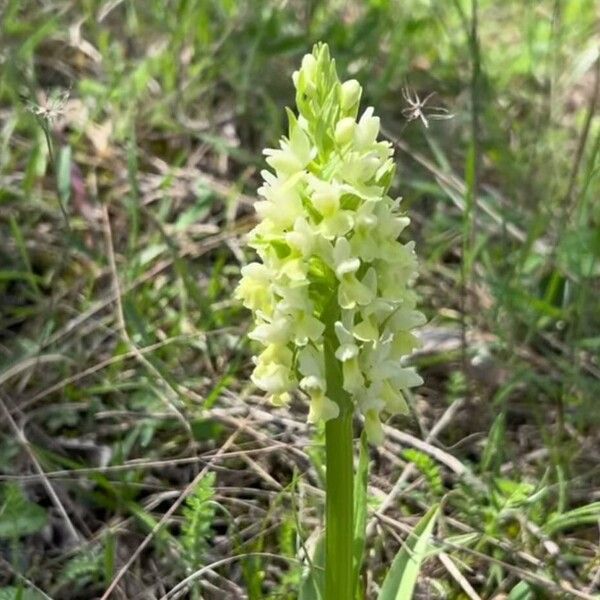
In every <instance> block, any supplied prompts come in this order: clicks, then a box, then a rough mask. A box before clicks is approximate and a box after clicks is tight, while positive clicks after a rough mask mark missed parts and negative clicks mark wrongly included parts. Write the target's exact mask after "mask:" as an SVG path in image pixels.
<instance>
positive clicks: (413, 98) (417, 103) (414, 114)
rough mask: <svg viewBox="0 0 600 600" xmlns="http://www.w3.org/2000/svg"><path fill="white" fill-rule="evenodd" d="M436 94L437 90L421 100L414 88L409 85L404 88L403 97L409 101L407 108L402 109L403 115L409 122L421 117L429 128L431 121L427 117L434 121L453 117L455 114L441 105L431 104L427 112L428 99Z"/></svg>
mask: <svg viewBox="0 0 600 600" xmlns="http://www.w3.org/2000/svg"><path fill="white" fill-rule="evenodd" d="M432 96H435V92H431V93H430V94H428V95H427V96H425V98H423V100H421V99H420V98H419V96H418V94H417V92H415V91H414V90H411V89H410V88H409V87H403V88H402V97H403V98H404V100H406V102H407V103H408V106H407V107H406V108H403V109H402V115H403V116H404V118H405V119H406V121H407V123H410V122H411V121H415V120H417V119H421V122H422V123H423V125H425V128H426V129H428V128H429V122H428V120H427V119H431V120H433V121H442V120H444V119H451V118H452V117H453V116H454V115H453V114H451V113H450V112H448V110H447V109H445V108H443V107H441V106H431V107H428V112H427V114H426V113H425V105H426V104H427V101H428V100H429V99H430V98H431V97H432Z"/></svg>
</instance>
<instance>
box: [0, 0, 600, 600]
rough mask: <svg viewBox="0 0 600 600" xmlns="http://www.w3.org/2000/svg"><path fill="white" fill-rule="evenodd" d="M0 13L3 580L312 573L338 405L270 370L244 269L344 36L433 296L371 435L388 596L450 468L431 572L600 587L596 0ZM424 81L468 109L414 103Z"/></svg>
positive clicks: (197, 585)
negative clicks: (418, 377)
mask: <svg viewBox="0 0 600 600" xmlns="http://www.w3.org/2000/svg"><path fill="white" fill-rule="evenodd" d="M0 14H1V16H0V19H1V39H0V65H1V72H0V114H1V117H0V390H1V395H0V436H1V437H0V598H2V599H4V598H11V599H12V598H26V599H29V598H36V599H37V598H44V597H51V598H56V599H59V598H66V599H78V598H82V599H89V598H100V597H102V596H103V594H105V592H107V591H110V594H111V596H110V597H114V598H126V599H133V598H161V597H165V598H167V597H168V598H172V597H190V598H230V597H239V598H242V597H248V598H250V599H251V600H255V599H261V598H296V597H297V594H298V591H297V590H298V589H299V587H300V586H301V585H302V573H303V570H302V566H301V562H302V561H303V560H304V559H303V556H304V555H305V551H308V552H310V548H312V547H313V546H314V542H315V537H314V536H315V532H317V531H318V528H319V523H320V519H321V514H320V506H321V496H320V492H319V488H321V489H322V469H323V464H322V459H323V457H322V444H321V443H320V442H322V438H321V435H322V432H318V431H317V432H312V431H311V430H309V428H308V427H307V426H306V425H305V417H306V406H305V404H304V403H303V402H302V401H301V400H298V401H297V402H296V403H294V405H293V410H292V411H291V412H290V411H282V410H280V409H274V408H272V407H270V406H268V405H267V404H265V402H264V400H263V398H262V397H261V396H260V395H259V394H257V393H256V390H255V389H254V388H253V387H252V386H251V385H250V383H249V380H248V375H249V372H250V369H251V362H250V356H251V349H250V348H249V347H248V344H247V342H246V341H245V332H246V330H247V327H248V318H249V315H248V314H246V312H245V311H244V310H242V309H241V308H240V306H239V305H238V303H237V302H235V301H234V300H233V299H232V291H233V288H234V287H235V285H236V282H237V279H238V277H239V269H240V266H241V265H243V264H244V263H245V262H246V261H248V260H250V258H251V257H250V255H249V253H248V252H247V251H246V250H245V248H244V235H245V233H246V232H247V231H248V230H249V228H250V227H251V226H252V223H253V219H254V214H253V210H252V204H253V202H254V199H255V197H256V189H257V187H258V185H259V178H260V175H259V174H260V170H261V169H262V168H264V166H265V165H264V161H263V157H262V153H261V151H262V149H263V148H264V147H268V146H273V145H275V144H276V143H277V139H278V137H279V136H280V135H281V134H282V133H283V132H284V127H285V122H284V117H285V112H284V107H285V106H292V105H293V86H292V82H291V73H292V71H293V70H294V69H295V68H297V66H298V65H299V62H300V60H301V57H302V56H303V54H305V53H306V52H309V51H310V49H311V47H312V44H313V43H315V42H316V41H319V40H322V41H326V42H327V43H328V44H329V46H330V48H331V51H332V54H333V56H335V58H336V61H337V65H338V71H339V74H340V76H341V77H342V78H349V77H352V78H356V79H358V80H359V81H360V82H361V84H362V85H363V86H364V89H365V91H364V96H363V104H364V106H365V107H366V106H369V105H372V106H374V107H375V110H376V112H377V113H378V114H379V115H380V116H381V121H382V126H383V131H384V134H385V135H386V136H388V137H389V138H390V139H392V140H393V141H395V142H396V143H397V162H398V175H397V180H396V182H395V184H394V187H393V192H394V193H395V194H397V195H401V196H402V197H403V198H404V200H403V204H404V207H405V209H406V210H407V211H408V213H409V215H410V216H411V219H412V225H411V227H410V233H409V235H410V236H412V237H414V238H415V239H416V240H417V252H418V255H419V257H420V261H421V277H420V280H419V283H418V290H419V293H420V295H421V298H422V300H421V303H422V307H423V310H424V312H425V313H426V314H427V316H428V318H429V320H430V321H429V323H428V325H427V326H426V327H425V328H424V330H423V332H422V337H423V342H424V346H423V348H422V350H421V351H419V352H418V353H417V354H416V355H415V357H414V361H413V362H414V363H415V364H416V365H417V366H418V367H419V370H420V372H421V374H422V375H423V377H424V379H425V381H426V383H425V385H424V386H423V387H422V388H420V389H419V390H417V391H416V394H415V397H414V398H413V399H412V400H413V402H412V406H413V409H414V414H413V415H412V417H411V418H395V419H393V420H391V421H390V422H389V423H388V425H389V426H390V431H396V432H399V433H398V435H396V436H394V435H391V434H390V436H389V440H388V443H387V444H386V446H385V447H384V448H381V449H372V450H371V460H372V473H373V475H372V477H371V481H370V488H369V494H370V497H369V506H370V507H371V509H372V516H373V519H374V520H373V522H372V523H371V529H370V532H371V534H372V537H371V538H370V539H369V546H368V547H369V553H368V563H369V566H368V570H367V576H366V577H365V581H364V582H363V588H364V590H365V592H364V593H365V595H364V597H365V598H371V597H373V596H374V594H375V591H376V589H377V585H378V584H380V583H381V578H382V577H381V576H382V573H383V572H384V571H385V568H386V565H387V564H389V561H390V560H391V557H392V556H393V555H394V553H395V550H396V549H397V547H398V546H399V543H400V539H401V538H402V537H403V536H404V535H405V531H406V530H405V526H406V525H412V524H414V522H415V519H416V518H417V517H418V515H419V514H422V513H423V512H424V510H425V509H426V507H427V506H428V505H430V504H431V503H432V502H434V501H436V500H438V499H440V498H444V499H445V500H444V512H445V515H446V517H445V519H444V520H443V522H442V525H441V526H440V527H439V528H438V541H439V543H440V545H441V546H440V548H441V549H443V550H444V553H442V555H439V554H438V555H436V557H434V558H431V559H430V560H429V561H427V563H426V565H425V568H424V571H423V573H422V577H421V579H420V583H419V591H418V594H419V597H420V598H449V599H455V598H456V599H458V598H496V599H497V600H500V598H509V599H510V600H515V599H517V598H518V599H525V598H531V599H532V598H562V597H564V598H571V597H581V598H591V597H594V594H598V593H599V587H598V586H599V581H600V549H599V545H598V522H599V520H600V472H599V469H598V464H599V460H600V438H599V436H598V425H599V423H600V404H599V402H598V398H599V395H600V361H599V359H598V357H599V355H600V301H599V299H598V298H599V294H600V170H599V167H600V158H599V153H600V118H599V116H598V112H599V111H598V106H599V104H600V101H599V94H600V92H599V90H600V59H599V48H600V26H599V25H600V9H599V6H598V4H597V2H594V1H593V0H563V1H560V0H556V1H550V0H539V1H533V0H525V1H516V0H510V1H498V0H496V1H492V0H479V1H477V0H472V1H471V0H469V1H466V0H453V1H450V0H446V1H443V0H414V1H412V2H401V1H400V0H395V1H394V0H389V1H385V0H371V1H365V2H353V1H349V2H342V1H334V0H329V1H312V2H311V1H307V2H303V1H293V0H289V1H280V2H276V1H274V0H269V1H267V0H255V1H252V2H250V1H248V2H242V1H239V0H222V1H218V0H178V1H176V0H173V1H168V0H165V1H158V0H148V1H144V2H142V1H138V2H136V1H133V0H121V1H119V0H111V1H100V0H72V1H60V0H46V1H43V2H42V1H39V2H34V1H32V0H23V1H19V0H12V1H11V0H4V1H3V2H1V3H0ZM406 90H410V93H411V94H413V97H414V95H415V94H416V95H417V96H418V97H419V98H420V99H421V100H423V99H424V98H426V97H427V96H428V95H429V94H431V93H432V92H435V95H434V96H432V97H431V98H430V99H429V100H428V101H427V103H426V105H425V107H424V108H423V111H424V113H425V116H426V117H427V115H432V114H433V113H435V112H436V111H435V109H436V108H440V107H441V108H444V109H446V110H447V111H449V113H451V114H452V115H453V116H452V118H450V119H446V120H434V119H433V118H429V119H428V127H425V124H424V123H423V122H422V121H420V120H412V121H411V120H408V119H407V118H406V116H407V108H409V107H408V104H407V101H406V98H405V95H406ZM403 433H404V434H405V435H404V436H403ZM419 439H425V440H426V441H427V444H428V445H427V446H426V447H425V448H423V447H419V446H418V444H415V443H414V442H415V440H417V441H418V440H419ZM411 440H412V441H411ZM453 461H456V462H453ZM457 465H460V467H459V466H457ZM190 483H191V484H192V485H191V487H188V486H190ZM184 491H185V493H183V494H182V492H184ZM190 491H191V494H189V495H187V493H188V492H190ZM186 495H187V497H186ZM375 515H379V517H378V518H375ZM403 527H404V529H403ZM146 536H149V538H148V539H147V540H146V541H145V542H144V539H145V537H146ZM123 567H125V568H124V569H123V572H122V573H120V570H121V569H122V568H123ZM199 569H200V570H201V571H200V575H198V576H197V578H196V579H194V580H193V581H192V582H190V584H189V585H188V586H185V587H184V588H183V591H182V595H181V596H177V593H178V592H177V593H171V594H169V590H173V588H174V587H175V585H176V584H177V583H178V582H180V581H181V580H183V579H184V578H185V577H187V576H189V575H191V574H193V573H194V572H196V573H198V572H199V571H198V570H199ZM44 594H45V595H44ZM596 597H597V596H596Z"/></svg>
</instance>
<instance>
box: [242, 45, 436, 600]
mask: <svg viewBox="0 0 600 600" xmlns="http://www.w3.org/2000/svg"><path fill="white" fill-rule="evenodd" d="M293 82H294V86H295V89H296V105H297V109H298V114H295V113H293V112H292V111H291V110H289V109H288V110H287V116H288V121H289V131H288V135H287V137H284V138H283V139H282V140H281V142H280V147H279V148H277V149H267V150H265V151H264V154H265V155H266V162H267V164H268V165H269V167H270V168H271V169H272V170H265V171H263V172H262V177H263V180H264V183H263V185H262V187H261V188H260V189H259V190H258V192H259V195H260V196H261V198H262V199H261V200H260V201H258V202H257V203H256V204H255V208H256V212H257V214H258V218H259V222H258V224H257V225H256V227H255V228H254V229H253V230H252V232H251V233H250V236H249V245H250V246H251V247H252V248H253V249H254V250H255V251H256V253H257V254H258V257H259V259H260V261H259V262H253V263H250V264H248V265H246V266H244V267H243V268H242V278H241V281H240V283H239V286H238V288H237V292H236V294H237V297H238V298H239V299H241V300H242V302H243V304H244V306H246V307H247V308H248V309H250V310H251V311H252V312H253V315H254V320H255V327H254V328H253V329H252V331H251V332H250V334H249V337H250V338H251V339H252V340H255V341H256V342H258V343H259V344H260V345H261V346H262V351H261V352H260V354H259V355H258V356H257V357H256V358H255V359H254V360H255V367H254V372H253V374H252V381H253V382H254V383H255V384H256V386H257V387H259V388H260V389H262V390H264V391H265V392H266V393H267V394H268V396H269V397H270V399H271V401H272V402H273V404H275V405H277V406H285V405H287V404H288V403H289V401H290V394H291V393H294V392H295V391H297V390H299V391H300V392H301V393H303V394H305V396H306V397H307V398H308V401H309V409H308V421H309V422H310V423H318V422H325V440H326V476H327V485H326V487H327V490H326V492H327V495H326V498H327V500H326V542H325V548H326V566H325V573H326V576H325V580H326V593H325V597H326V598H327V599H328V600H329V599H330V598H331V599H339V600H346V599H347V600H350V599H352V598H354V589H353V587H354V585H355V580H354V578H353V566H352V545H353V544H352V542H353V419H354V416H355V415H357V414H358V415H360V416H361V417H362V422H363V423H364V429H365V431H366V435H367V438H368V440H369V441H370V442H371V443H373V444H381V443H382V442H383V437H384V433H383V428H382V425H381V420H382V417H383V416H385V415H393V414H397V413H405V412H407V410H408V408H407V403H406V390H408V389H409V388H412V387H414V386H418V385H420V384H421V383H422V379H421V377H419V375H418V374H417V373H416V372H415V370H414V369H413V368H410V367H408V366H406V365H405V364H404V359H405V357H406V356H407V355H409V354H410V353H411V352H412V350H413V349H414V348H415V347H416V346H417V345H418V341H417V338H416V337H415V335H414V333H413V329H414V328H415V327H418V326H419V325H422V324H423V323H424V321H425V318H424V316H423V315H422V314H421V313H420V312H419V311H418V310H416V308H415V307H416V301H417V297H416V294H415V292H414V291H413V289H412V285H413V282H414V280H415V277H416V274H417V260H416V256H415V250H414V243H413V242H408V243H402V242H400V241H399V240H398V237H399V235H400V233H401V232H402V231H403V230H404V229H405V228H406V226H407V225H408V224H409V222H410V221H409V219H408V217H407V216H406V215H404V214H403V213H402V211H401V208H400V199H394V198H392V197H391V196H389V195H388V192H389V189H390V185H391V183H392V180H393V178H394V172H395V165H394V161H393V154H394V150H393V147H392V145H391V144H390V143H389V142H387V141H382V140H379V139H378V136H379V118H378V117H377V116H375V114H374V111H373V108H371V107H369V108H366V110H364V112H362V114H361V115H360V117H358V114H359V104H360V99H361V93H362V88H361V86H360V84H359V83H358V81H356V80H355V79H350V80H347V81H344V82H341V81H340V80H339V78H338V75H337V72H336V68H335V61H334V60H332V59H331V57H330V54H329V49H328V47H327V45H326V44H317V45H316V46H315V47H314V49H313V52H312V53H311V54H307V55H306V56H305V57H304V58H303V60H302V65H301V68H300V69H299V70H298V71H296V72H295V73H294V74H293Z"/></svg>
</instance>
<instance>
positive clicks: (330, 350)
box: [325, 332, 354, 600]
mask: <svg viewBox="0 0 600 600" xmlns="http://www.w3.org/2000/svg"><path fill="white" fill-rule="evenodd" d="M325 335H326V342H325V367H326V376H327V395H328V397H329V398H330V399H331V400H333V401H335V402H337V404H338V406H339V407H340V414H339V416H338V417H337V418H336V419H330V420H329V421H327V423H326V425H325V452H326V466H327V475H326V476H327V482H326V484H327V489H326V502H325V528H326V529H325V600H353V598H354V590H353V581H354V578H353V571H352V556H353V541H354V523H353V520H354V498H353V495H354V484H353V478H354V473H353V467H352V454H353V452H352V437H353V436H352V416H353V412H354V411H353V406H352V402H351V401H350V398H349V397H348V394H347V393H346V392H345V391H344V389H343V388H342V373H341V370H340V366H339V363H338V361H337V360H336V358H335V356H334V352H335V349H334V344H335V341H334V340H335V338H333V339H332V337H330V336H329V335H327V332H326V334H325ZM328 342H329V343H328ZM332 342H333V343H332Z"/></svg>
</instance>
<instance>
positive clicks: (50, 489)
mask: <svg viewBox="0 0 600 600" xmlns="http://www.w3.org/2000/svg"><path fill="white" fill-rule="evenodd" d="M0 409H1V410H2V412H3V413H4V414H5V416H6V419H7V421H8V424H9V425H10V427H11V429H12V430H13V432H14V434H15V437H16V438H17V441H18V442H19V444H21V446H22V447H23V450H25V452H26V453H27V456H29V459H30V460H31V462H32V463H33V466H34V468H35V470H36V471H37V472H38V474H39V476H40V479H41V481H42V483H43V485H44V488H45V489H46V492H48V496H49V497H50V500H51V501H52V504H54V506H55V507H56V509H57V510H58V512H59V513H60V516H61V517H62V519H63V521H64V522H65V525H66V527H67V531H68V532H69V535H70V536H71V538H72V541H73V542H74V543H79V541H80V538H81V536H80V535H79V533H78V532H77V529H75V526H74V525H73V522H72V521H71V519H70V517H69V515H68V514H67V511H66V510H65V507H64V506H63V504H62V502H61V501H60V498H59V497H58V494H57V493H56V491H55V490H54V488H53V487H52V484H51V483H50V481H49V479H48V477H46V474H45V473H44V470H43V469H42V465H40V463H39V461H38V459H37V457H36V455H35V453H34V452H33V450H32V449H31V446H30V445H29V441H28V440H27V438H26V437H25V434H24V433H23V431H22V430H21V429H20V428H19V427H18V426H17V424H16V423H15V420H14V419H13V417H12V415H11V414H10V411H9V410H8V408H7V407H6V405H5V404H4V401H3V400H2V399H1V398H0Z"/></svg>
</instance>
